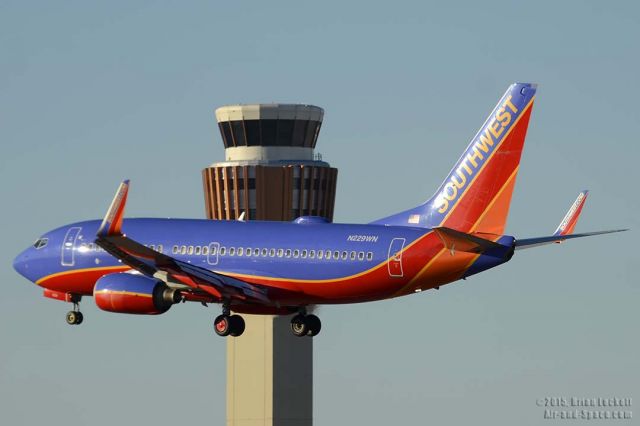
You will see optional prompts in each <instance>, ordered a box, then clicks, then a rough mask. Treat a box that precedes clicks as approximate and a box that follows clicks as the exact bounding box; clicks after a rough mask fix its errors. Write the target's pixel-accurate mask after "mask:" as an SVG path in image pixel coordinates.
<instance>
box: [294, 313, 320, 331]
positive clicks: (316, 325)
mask: <svg viewBox="0 0 640 426" xmlns="http://www.w3.org/2000/svg"><path fill="white" fill-rule="evenodd" d="M321 328H322V323H321V322H320V318H318V317H317V316H315V315H313V314H307V313H306V312H304V311H303V312H300V313H299V314H297V315H296V316H294V317H293V318H291V331H292V332H293V334H294V335H296V336H298V337H304V336H310V337H313V336H317V335H318V333H320V329H321Z"/></svg>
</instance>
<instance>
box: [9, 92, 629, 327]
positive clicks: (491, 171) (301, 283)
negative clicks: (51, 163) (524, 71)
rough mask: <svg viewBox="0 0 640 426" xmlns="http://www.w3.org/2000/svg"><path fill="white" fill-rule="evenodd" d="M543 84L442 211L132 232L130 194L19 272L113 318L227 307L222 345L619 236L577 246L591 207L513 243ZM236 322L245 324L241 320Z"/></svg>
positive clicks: (461, 169) (441, 196)
mask: <svg viewBox="0 0 640 426" xmlns="http://www.w3.org/2000/svg"><path fill="white" fill-rule="evenodd" d="M535 94H536V85H534V84H525V83H517V84H513V85H511V86H510V87H509V88H508V89H507V91H506V93H505V94H504V96H503V97H502V98H501V99H500V101H499V102H498V105H497V106H496V107H495V108H494V110H493V111H492V112H491V114H490V115H489V117H488V118H487V119H486V121H485V122H484V124H483V125H482V127H481V128H480V130H479V131H478V133H477V134H476V135H475V136H474V137H473V139H472V140H471V143H470V144H469V146H468V147H467V149H466V150H465V151H464V152H463V154H462V156H461V157H460V159H459V160H458V162H457V163H456V164H455V165H454V166H453V169H452V170H451V172H450V173H449V175H448V176H447V177H446V178H445V180H444V182H443V183H442V184H441V185H440V187H439V188H438V190H437V191H436V192H435V194H434V195H433V197H432V198H430V199H429V200H427V201H426V202H424V203H423V204H420V205H419V206H417V207H414V208H412V209H409V210H405V211H403V212H401V213H397V214H394V215H392V216H389V217H385V218H383V219H379V220H376V221H374V222H371V223H368V224H362V225H355V224H333V223H328V222H327V221H326V220H324V219H323V218H320V217H313V216H306V217H299V218H297V219H296V220H294V221H293V222H288V223H285V222H262V221H222V220H220V221H213V220H199V219H123V217H124V211H125V204H126V200H127V194H128V190H129V182H128V181H124V182H123V183H122V184H121V185H120V187H119V189H118V191H117V193H116V196H115V198H114V199H113V202H112V203H111V206H110V207H109V209H108V211H107V214H106V216H105V218H104V220H102V221H99V220H91V221H86V222H79V223H73V224H71V225H67V226H63V227H61V228H58V229H55V230H53V231H50V232H47V233H46V234H44V235H42V236H41V237H40V238H38V240H37V241H36V242H35V243H34V244H33V246H31V247H29V248H28V249H27V250H25V251H23V252H22V253H21V254H20V255H18V257H16V259H15V261H14V264H13V265H14V268H15V269H16V271H18V272H19V273H20V274H21V275H23V276H24V277H26V278H27V279H29V280H30V281H33V282H34V283H36V284H37V285H39V286H40V287H42V288H43V289H44V295H45V296H46V297H50V298H54V299H58V300H63V301H66V302H70V303H73V310H72V311H70V312H69V313H68V314H67V322H68V323H69V324H80V323H81V322H82V319H83V316H82V313H81V312H80V311H79V309H78V306H79V302H80V299H81V298H82V296H93V297H94V299H95V302H96V304H97V305H98V307H100V308H101V309H103V310H106V311H110V312H118V313H126V314H146V315H155V314H161V313H164V312H166V311H167V310H168V309H169V308H170V307H171V306H172V305H174V304H177V303H179V302H200V303H202V304H205V305H206V304H207V303H217V304H220V305H221V308H222V309H221V310H222V312H221V314H220V315H219V316H218V317H217V318H216V319H215V321H214V329H215V332H216V333H217V334H218V335H220V336H228V335H231V336H239V335H241V334H242V333H243V331H244V328H245V323H244V320H243V319H242V317H241V316H240V315H238V314H242V313H245V314H273V315H286V314H295V315H294V316H293V319H292V320H291V329H292V331H293V333H294V334H295V335H296V336H315V335H317V334H318V333H319V332H320V320H319V318H318V317H317V316H315V315H313V314H310V313H308V312H307V309H308V308H310V307H312V306H314V305H321V304H341V303H358V302H367V301H373V300H380V299H388V298H392V297H398V296H404V295H408V294H411V293H415V292H420V291H424V290H428V289H433V288H436V289H437V288H439V286H441V285H444V284H447V283H451V282H453V281H457V280H460V279H464V278H467V277H469V276H471V275H474V274H477V273H479V272H482V271H485V270H487V269H490V268H493V267H495V266H498V265H501V264H503V263H505V262H508V261H509V260H510V259H511V257H512V256H513V254H514V251H515V250H518V249H523V248H528V247H533V246H538V245H543V244H552V243H559V242H562V241H564V240H567V239H571V238H578V237H585V236H589V235H596V234H605V233H610V232H618V231H621V230H612V231H600V232H591V233H585V234H574V233H573V230H574V228H575V226H576V223H577V221H578V217H579V215H580V212H581V211H582V208H583V206H584V203H585V200H586V198H587V191H583V192H581V193H580V195H579V196H578V198H577V200H576V201H575V203H574V204H573V205H572V206H571V208H570V210H569V211H568V213H567V214H566V216H565V217H564V219H563V220H562V222H561V223H560V225H559V226H558V228H557V230H556V231H555V232H554V233H553V234H552V235H549V236H544V237H538V238H525V239H520V238H514V237H512V236H509V235H505V234H504V229H505V224H506V221H507V215H508V212H509V205H510V202H511V195H512V193H513V188H514V185H515V182H516V175H517V173H518V168H519V164H520V156H521V153H522V148H523V145H524V140H525V136H526V133H527V127H528V124H529V118H530V116H531V109H532V107H533V102H534V99H535ZM232 312H233V314H232Z"/></svg>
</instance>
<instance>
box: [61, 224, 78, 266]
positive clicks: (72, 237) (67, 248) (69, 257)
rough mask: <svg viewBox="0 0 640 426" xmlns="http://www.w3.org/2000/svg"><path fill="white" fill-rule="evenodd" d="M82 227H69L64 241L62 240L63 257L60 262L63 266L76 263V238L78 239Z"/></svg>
mask: <svg viewBox="0 0 640 426" xmlns="http://www.w3.org/2000/svg"><path fill="white" fill-rule="evenodd" d="M81 230H82V228H80V227H79V226H74V227H72V228H69V230H68V231H67V234H66V235H65V236H64V241H63V242H62V258H61V259H60V263H61V264H62V266H73V265H75V259H74V256H73V253H74V249H75V245H76V240H77V239H78V235H79V234H80V231H81Z"/></svg>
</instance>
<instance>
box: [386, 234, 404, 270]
mask: <svg viewBox="0 0 640 426" xmlns="http://www.w3.org/2000/svg"><path fill="white" fill-rule="evenodd" d="M405 241H406V240H405V239H404V238H394V239H393V240H391V244H389V253H388V259H389V262H388V263H387V265H388V267H389V276H391V277H402V276H403V274H404V273H403V271H402V249H403V248H404V243H405Z"/></svg>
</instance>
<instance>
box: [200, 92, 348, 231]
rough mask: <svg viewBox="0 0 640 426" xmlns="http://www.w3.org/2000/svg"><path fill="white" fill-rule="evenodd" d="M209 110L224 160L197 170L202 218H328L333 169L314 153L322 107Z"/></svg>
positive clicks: (256, 106)
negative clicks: (202, 198)
mask: <svg viewBox="0 0 640 426" xmlns="http://www.w3.org/2000/svg"><path fill="white" fill-rule="evenodd" d="M215 114H216V120H217V122H218V127H219V128H220V134H221V136H222V141H223V143H224V147H225V161H223V162H217V163H214V164H212V165H211V166H210V167H207V168H205V169H204V170H203V171H202V177H203V184H204V191H205V205H206V213H207V217H208V218H210V219H227V220H232V219H237V218H239V217H240V215H241V214H242V213H243V212H244V217H245V219H257V220H284V221H289V220H293V219H295V218H296V217H299V216H322V217H325V218H327V219H329V220H332V219H333V206H334V200H335V190H336V182H337V175H338V170H337V169H335V168H332V167H331V166H330V165H329V164H328V163H326V162H324V161H322V160H321V158H320V156H319V155H316V154H314V149H315V147H316V143H317V141H318V135H319V133H320V127H321V125H322V119H323V116H324V110H323V109H322V108H319V107H317V106H313V105H300V104H250V105H229V106H223V107H220V108H218V109H216V112H215Z"/></svg>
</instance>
